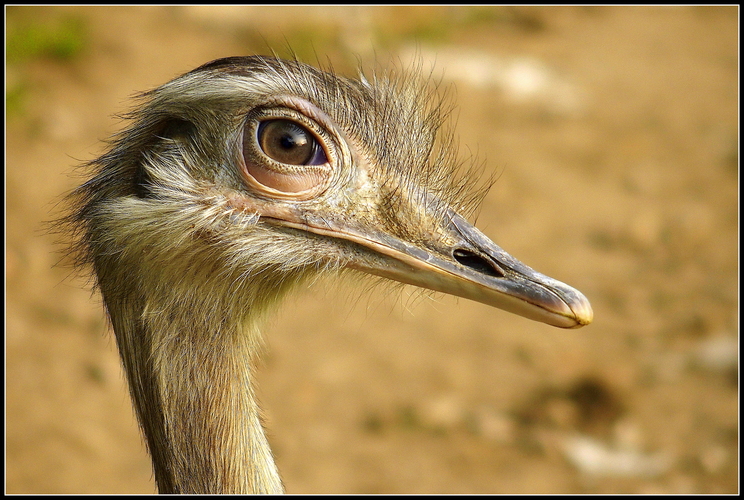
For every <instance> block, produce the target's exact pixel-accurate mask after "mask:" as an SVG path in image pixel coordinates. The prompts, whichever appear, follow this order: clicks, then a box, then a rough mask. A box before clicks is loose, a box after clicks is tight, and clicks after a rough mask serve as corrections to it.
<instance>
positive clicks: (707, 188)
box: [5, 7, 739, 493]
mask: <svg viewBox="0 0 744 500" xmlns="http://www.w3.org/2000/svg"><path fill="white" fill-rule="evenodd" d="M6 16H7V17H6V165H7V168H6V193H5V194H6V219H5V223H6V231H7V232H6V254H5V266H6V291H7V295H6V332H7V333H6V341H5V343H6V407H5V408H6V450H5V451H6V491H7V492H8V493H151V492H154V491H155V487H154V481H153V477H152V472H151V466H150V461H149V458H148V456H147V454H146V451H145V449H144V445H143V444H142V441H141V438H140V435H139V430H138V428H137V425H136V422H135V418H134V415H133V413H132V409H131V404H130V401H129V396H128V393H127V388H126V386H125V382H124V379H123V375H122V371H121V368H120V365H119V360H118V355H117V353H116V347H115V343H114V342H113V337H112V335H111V333H110V332H109V330H108V325H107V322H106V318H105V315H104V312H103V310H102V307H101V303H100V299H99V297H98V296H97V295H95V294H91V292H90V290H89V283H88V282H87V281H86V279H84V278H79V277H75V275H74V274H73V273H72V272H71V270H70V269H69V268H66V267H63V266H57V263H58V262H59V261H60V258H61V257H60V254H59V251H60V249H61V246H60V245H59V244H57V243H56V240H57V239H58V237H55V236H50V235H49V234H47V233H45V229H44V225H43V221H44V220H49V219H50V218H52V217H53V216H54V214H55V210H58V207H57V204H58V203H59V201H60V200H61V197H62V196H63V195H64V193H66V192H67V191H69V190H70V189H71V188H73V187H74V186H75V185H77V184H79V183H80V182H81V178H80V177H79V173H76V172H75V166H76V165H79V164H80V163H82V162H84V161H87V160H90V159H92V158H94V157H95V156H97V155H99V154H100V153H101V152H102V151H103V147H104V146H103V143H102V142H101V140H103V139H105V138H106V137H108V136H110V135H111V134H112V133H114V132H115V131H117V130H118V129H119V128H120V127H121V126H122V122H121V120H119V119H117V118H115V115H117V114H121V113H123V112H126V111H127V109H128V108H129V105H130V103H131V101H130V97H131V96H132V95H133V94H134V93H135V92H138V91H144V90H147V89H150V88H153V87H155V86H157V85H160V84H162V83H164V82H166V81H168V80H170V79H171V78H173V77H175V76H177V75H179V74H181V73H184V72H186V71H189V70H191V69H193V68H194V67H196V66H198V65H200V64H202V63H204V62H207V61H209V60H212V59H215V58H218V57H223V56H229V55H250V54H256V53H259V54H268V53H270V51H271V50H275V51H276V52H277V53H278V54H280V55H285V56H286V55H288V54H289V53H290V51H289V50H288V48H291V50H292V51H293V52H294V53H295V54H296V55H297V57H298V58H299V59H300V60H303V61H305V62H308V63H310V64H315V65H317V64H318V63H319V64H321V65H323V66H325V67H327V66H329V64H330V65H332V66H333V68H334V70H335V71H336V72H338V73H340V74H344V75H347V76H356V74H357V67H358V66H359V65H360V64H361V65H362V66H364V67H365V68H374V67H380V66H382V67H384V66H386V65H388V64H389V62H390V61H397V62H398V63H403V65H404V66H405V65H406V64H410V63H411V62H412V61H415V60H417V59H416V58H418V60H420V61H422V62H423V64H425V65H433V67H434V70H433V76H434V77H436V78H441V79H442V81H443V83H444V84H445V86H451V87H452V88H453V90H454V92H455V97H456V100H457V103H458V105H459V108H458V111H457V113H456V116H457V134H458V136H459V139H460V142H461V147H460V151H461V153H462V154H463V156H464V157H467V156H468V155H469V154H471V153H472V154H474V155H477V157H478V159H479V161H485V162H486V166H487V169H488V170H489V171H493V172H496V175H497V176H498V181H497V182H496V184H495V185H494V187H493V189H492V190H491V192H490V194H489V196H488V197H487V198H486V200H485V202H484V204H483V206H482V209H481V211H480V215H479V217H478V226H479V227H480V228H481V229H482V230H483V231H484V232H485V233H486V234H488V235H489V236H490V237H491V238H492V239H494V240H495V241H496V243H498V244H499V245H501V246H502V247H504V248H505V249H506V250H507V251H509V252H510V253H511V254H512V255H514V256H516V257H517V258H519V259H520V260H522V261H523V262H525V263H527V264H528V265H530V266H531V267H534V268H535V269H537V270H539V271H541V272H543V273H545V274H548V275H550V276H552V277H555V278H557V279H559V280H561V281H565V282H566V283H569V284H571V285H573V286H575V287H577V288H578V289H580V290H581V291H583V292H584V293H585V294H586V295H587V296H588V297H589V299H590V300H591V302H592V305H593V307H594V311H595V322H594V323H593V324H592V325H590V326H588V327H586V328H583V329H581V330H576V331H573V330H572V331H564V330H560V329H556V328H552V327H549V326H546V325H543V324H539V323H534V322H530V321H528V320H526V319H522V318H519V317H516V316H512V315H509V314H507V313H505V312H502V311H499V310H496V309H491V308H488V307H487V306H484V305H481V304H476V303H471V302H469V301H466V300H458V299H455V298H452V297H445V296H442V295H438V296H434V297H433V300H432V299H431V298H429V297H421V296H420V295H418V294H416V293H415V291H414V290H412V289H405V290H404V291H403V292H402V293H400V292H395V293H390V292H389V291H388V290H384V289H374V290H372V291H371V292H369V293H366V292H358V291H356V288H359V287H354V286H353V285H343V284H342V285H331V286H327V285H328V284H326V283H322V284H319V285H315V286H314V287H313V288H311V289H310V290H309V291H308V290H305V291H301V292H300V293H298V294H297V295H296V296H294V297H293V298H291V299H290V300H289V302H288V303H287V304H286V305H285V308H284V309H283V311H282V312H281V313H280V314H279V315H278V316H277V317H276V318H275V320H274V321H273V322H272V323H271V325H270V327H269V328H268V331H267V332H266V339H267V342H266V343H267V354H266V355H265V356H264V358H263V362H262V367H261V370H260V381H259V382H260V388H259V394H260V399H261V401H262V404H263V407H264V409H265V414H266V423H267V427H268V434H269V440H270V442H271V443H272V446H273V448H274V451H275V454H276V457H277V461H278V464H279V468H280V470H281V472H282V476H283V479H284V482H285V484H286V488H287V491H288V492H289V493H620V492H623V493H735V492H737V490H738V471H739V468H738V467H739V445H738V443H739V436H738V380H739V375H738V331H739V315H738V314H739V313H738V248H737V247H738V230H739V218H738V217H739V213H738V180H739V156H738V149H739V144H738V78H739V60H738V29H739V26H738V8H737V7H710V8H703V7H664V8H657V7H654V8H648V7H645V8H644V7H639V8H627V7H598V8H588V7H587V8H584V7H538V8H533V7H472V8H470V7H6ZM427 67H428V66H427ZM350 292H351V293H350ZM349 296H351V298H349Z"/></svg>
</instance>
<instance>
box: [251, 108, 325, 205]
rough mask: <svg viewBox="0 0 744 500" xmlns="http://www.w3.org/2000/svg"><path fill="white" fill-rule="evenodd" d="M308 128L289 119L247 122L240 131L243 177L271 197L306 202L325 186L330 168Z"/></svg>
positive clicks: (321, 146)
mask: <svg viewBox="0 0 744 500" xmlns="http://www.w3.org/2000/svg"><path fill="white" fill-rule="evenodd" d="M319 137H320V136H319V135H316V134H315V133H314V132H312V131H311V129H310V128H309V127H307V126H305V125H303V124H302V123H301V122H300V121H295V120H291V119H289V118H273V117H272V118H268V117H267V118H266V119H264V120H256V121H249V122H248V123H247V124H246V126H245V127H244V128H243V174H244V177H245V179H246V181H248V184H249V185H251V187H253V189H255V190H256V191H257V192H260V193H262V194H263V195H265V196H269V197H272V198H282V199H295V200H302V199H309V198H311V197H313V196H316V195H318V194H319V193H320V192H321V190H322V189H323V188H325V187H327V186H328V183H329V181H330V178H331V172H332V166H331V163H330V162H329V161H328V156H327V153H326V149H325V147H324V145H323V143H322V142H321V139H319Z"/></svg>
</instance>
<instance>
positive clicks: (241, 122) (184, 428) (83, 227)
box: [65, 56, 593, 493]
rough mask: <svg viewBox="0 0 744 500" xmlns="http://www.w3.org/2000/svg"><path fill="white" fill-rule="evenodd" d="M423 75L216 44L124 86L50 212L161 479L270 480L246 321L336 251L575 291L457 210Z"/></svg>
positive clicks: (229, 487) (528, 296)
mask: <svg viewBox="0 0 744 500" xmlns="http://www.w3.org/2000/svg"><path fill="white" fill-rule="evenodd" d="M420 80H421V79H420V78H414V77H398V78H393V77H392V76H390V75H387V76H386V75H380V76H376V77H375V78H373V79H371V81H367V80H366V79H365V78H363V77H362V78H361V79H360V80H359V81H357V80H352V79H347V78H343V77H340V76H337V75H335V74H332V73H328V72H324V71H321V70H318V69H315V68H313V67H311V66H307V65H305V64H302V63H300V62H298V61H285V60H281V59H277V58H272V57H262V56H254V57H230V58H224V59H219V60H216V61H212V62H210V63H207V64H204V65H202V66H201V67H199V68H197V69H195V70H193V71H190V72H188V73H186V74H184V75H182V76H180V77H178V78H176V79H174V80H173V81H171V82H169V83H166V84H165V85H163V86H161V87H159V88H157V89H155V90H152V91H150V92H147V93H144V94H142V95H141V96H140V104H139V106H138V107H137V108H136V109H135V110H134V111H133V112H131V113H130V114H129V115H127V118H128V119H129V121H130V124H129V126H128V127H126V128H125V129H124V130H123V131H122V132H120V133H119V134H118V135H116V136H115V137H114V138H113V139H112V140H111V142H110V145H109V148H108V150H107V152H105V153H104V154H103V155H102V156H101V157H99V158H97V159H95V160H93V161H92V162H90V164H88V167H89V169H90V170H91V174H90V175H91V177H90V179H89V180H88V181H87V182H85V183H84V184H82V185H81V186H80V187H78V188H77V189H76V190H74V191H73V192H72V194H71V195H70V197H71V198H70V202H71V204H72V208H71V211H70V215H69V216H68V217H67V218H66V219H65V223H66V224H67V227H68V230H69V231H71V233H72V235H73V241H74V243H73V248H72V250H73V252H74V255H76V256H77V261H76V263H77V264H78V265H89V266H91V267H92V269H93V271H94V276H95V282H96V285H97V288H98V289H99V290H100V292H101V294H102V297H103V301H104V304H105V307H106V310H107V312H108V316H109V318H110V320H111V323H112V326H113V330H114V332H115V336H116V342H117V346H118V350H119V353H120V355H121V359H122V363H123V367H124V370H125V373H126V377H127V381H128V385H129V389H130V392H131V396H132V400H133V404H134V407H135V411H136V414H137V417H138V421H139V423H140V426H141V428H142V431H143V434H144V438H145V440H146V444H147V449H148V451H149V453H150V455H151V457H152V463H153V468H154V473H155V480H156V483H157V487H158V490H159V491H160V492H161V493H280V492H283V485H282V481H281V479H280V475H279V472H278V470H277V467H276V465H275V463H274V460H273V457H272V453H271V450H270V448H269V444H268V442H267V439H266V436H265V434H264V430H263V428H262V424H261V418H260V411H259V407H258V403H257V401H256V396H255V392H254V391H255V384H254V378H255V374H254V370H255V360H256V356H257V353H258V352H259V351H260V346H261V336H260V333H259V330H260V326H261V324H262V320H263V319H264V318H265V317H266V316H267V313H269V312H270V311H271V310H272V309H274V308H276V307H277V306H278V303H279V301H280V299H281V298H282V297H283V296H284V295H285V294H286V293H287V292H288V291H289V290H291V289H292V288H295V287H296V286H297V285H298V284H300V283H302V282H305V281H307V280H308V279H312V278H313V277H317V276H318V275H321V274H329V273H336V274H339V273H341V272H344V273H345V272H347V271H348V270H352V271H351V272H354V271H357V272H359V271H361V272H362V273H367V274H372V275H376V276H378V277H383V278H388V279H391V280H395V281H398V282H401V283H405V284H411V285H417V286H419V287H423V288H427V289H430V290H434V291H439V292H444V293H449V294H454V295H457V296H460V297H465V298H468V299H473V300H476V301H479V302H482V303H485V304H488V305H491V306H495V307H498V308H502V309H505V310H507V311H510V312H512V313H516V314H519V315H521V316H524V317H527V318H530V319H533V320H537V321H542V322H544V323H548V324H550V325H554V326H558V327H562V328H576V327H580V326H583V325H586V324H588V323H590V322H591V320H592V315H593V313H592V309H591V306H590V305H589V302H588V301H587V299H586V298H585V297H584V296H583V295H582V294H581V293H580V292H578V291H577V290H574V289H573V288H571V287H569V286H567V285H565V284H563V283H561V282H558V281H556V280H553V279H551V278H548V277H547V276H544V275H542V274H539V273H537V272H535V271H533V270H532V269H530V268H529V267H527V266H525V265H524V264H522V263H520V262H519V261H517V260H516V259H514V258H513V257H511V256H510V255H509V254H507V253H506V252H504V251H503V250H502V249H501V248H500V247H498V246H497V245H495V244H494V243H493V242H491V240H489V239H488V238H487V237H486V236H485V235H484V234H483V233H481V232H480V231H478V229H476V228H475V227H474V226H473V225H471V224H470V223H469V222H467V220H466V219H465V218H464V215H467V214H468V213H470V212H471V211H472V210H473V208H474V207H475V206H476V205H477V204H478V202H479V201H480V198H482V195H483V194H484V192H485V189H480V190H478V189H473V188H471V187H470V186H471V184H472V182H471V181H472V179H470V178H468V177H467V176H465V177H463V176H459V177H458V176H457V175H456V171H457V170H458V168H459V166H458V163H457V161H456V160H455V154H454V153H453V151H454V147H453V141H452V134H451V133H449V132H446V131H444V129H443V127H442V125H443V123H444V121H445V118H446V116H447V109H446V108H445V107H444V106H443V104H442V100H441V99H440V98H439V97H438V93H437V90H436V88H435V87H434V86H432V85H426V84H425V83H421V81H420Z"/></svg>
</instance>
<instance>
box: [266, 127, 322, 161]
mask: <svg viewBox="0 0 744 500" xmlns="http://www.w3.org/2000/svg"><path fill="white" fill-rule="evenodd" d="M258 142H259V144H260V145H261V149H262V150H263V152H264V153H266V154H267V155H268V156H269V157H270V158H271V159H272V160H275V161H278V162H279V163H285V164H288V165H307V164H308V163H309V162H310V161H311V160H312V159H313V156H314V153H315V150H316V147H317V143H316V142H315V139H314V138H313V136H312V134H311V133H310V132H309V131H308V130H307V129H306V128H305V127H303V126H301V125H299V124H298V123H296V122H293V121H290V120H269V121H265V122H263V123H261V124H260V125H259V127H258Z"/></svg>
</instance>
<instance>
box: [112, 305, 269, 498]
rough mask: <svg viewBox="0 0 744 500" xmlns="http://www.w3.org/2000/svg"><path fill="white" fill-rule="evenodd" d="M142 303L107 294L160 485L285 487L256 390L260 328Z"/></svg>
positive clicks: (190, 309) (186, 488) (177, 488)
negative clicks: (111, 298)
mask: <svg viewBox="0 0 744 500" xmlns="http://www.w3.org/2000/svg"><path fill="white" fill-rule="evenodd" d="M105 295H106V294H105V293H104V296H105ZM138 303H140V304H142V303H145V304H146V305H145V306H144V307H136V306H135V307H132V308H131V309H129V310H127V309H126V308H127V306H126V305H123V306H122V305H121V304H119V305H118V308H112V306H111V301H109V300H107V305H108V306H109V312H110V315H111V317H112V321H113V324H114V329H115V331H116V335H117V343H118V345H119V350H120V353H121V356H122V359H123V361H124V367H125V370H126V371H127V376H128V378H129V385H130V390H131V393H132V398H133V400H134V404H135V408H136V411H137V415H138V418H139V420H140V423H141V425H142V428H143V430H144V434H145V437H146V440H147V444H148V449H149V451H150V454H151V455H152V460H153V466H154V470H155V479H156V482H157V485H158V490H159V491H160V493H282V492H283V487H282V484H281V480H280V478H279V473H278V471H277V468H276V465H275V464H274V460H273V457H272V454H271V450H270V448H269V444H268V442H267V440H266V436H265V434H264V431H263V428H262V426H261V422H260V415H259V408H258V404H257V401H256V398H255V394H254V390H253V373H252V365H253V362H254V358H255V356H256V352H255V351H257V338H258V332H257V327H256V326H255V325H253V324H248V325H247V326H246V325H245V323H243V322H241V321H237V320H236V321H230V320H228V319H226V318H229V317H231V315H230V314H223V313H225V312H226V311H219V310H212V311H209V310H204V307H209V306H206V305H205V304H199V305H197V304H188V305H187V306H186V307H184V308H183V310H180V311H173V310H172V308H171V309H170V310H168V309H164V308H163V307H158V304H153V303H146V302H145V301H138ZM159 305H160V306H162V305H163V304H159ZM171 305H172V304H171ZM200 306H201V307H200ZM212 306H214V305H212ZM164 310H168V312H167V313H163V312H162V311H164Z"/></svg>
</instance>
